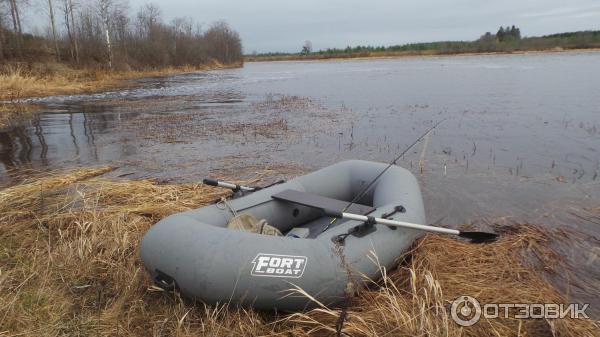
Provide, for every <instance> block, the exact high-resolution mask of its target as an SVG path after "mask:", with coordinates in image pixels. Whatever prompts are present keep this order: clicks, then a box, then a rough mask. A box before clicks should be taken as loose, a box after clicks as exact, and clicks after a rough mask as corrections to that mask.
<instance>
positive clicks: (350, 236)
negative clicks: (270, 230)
mask: <svg viewBox="0 0 600 337" xmlns="http://www.w3.org/2000/svg"><path fill="white" fill-rule="evenodd" d="M386 166H387V165H386V164H382V163H374V162H367V161H359V160H352V161H345V162H341V163H338V164H335V165H332V166H329V167H326V168H323V169H321V170H318V171H315V172H313V173H310V174H307V175H304V176H301V177H297V178H294V179H292V180H290V181H288V182H285V183H283V184H279V185H275V186H271V187H269V188H265V189H262V190H259V191H256V192H253V193H251V194H248V195H245V196H242V197H240V198H237V199H233V200H229V201H228V202H227V207H222V206H223V205H222V204H221V205H219V204H214V205H210V206H206V207H203V208H200V209H195V210H191V211H187V212H183V213H179V214H174V215H171V216H168V217H166V218H165V219H163V220H161V221H160V222H158V223H157V224H155V225H154V226H153V227H152V228H151V229H150V230H149V231H148V233H147V234H146V235H145V236H144V239H143V241H142V243H141V257H142V260H143V261H144V264H145V266H146V268H147V270H148V271H149V272H150V274H151V275H152V277H153V279H154V280H155V282H156V283H157V284H158V285H161V286H163V287H165V288H168V287H177V288H178V289H179V290H180V291H181V293H182V294H183V295H185V296H187V297H190V298H193V299H198V300H202V301H204V302H208V303H217V302H220V303H225V302H228V303H237V304H242V305H250V306H253V307H255V308H263V309H274V308H275V309H280V310H299V309H303V308H307V307H310V306H313V305H314V302H311V301H310V300H309V299H308V298H307V297H305V296H299V295H297V294H291V295H290V289H292V288H296V287H298V288H301V289H303V290H304V291H305V292H306V293H308V294H309V295H311V296H313V297H314V298H315V299H316V300H318V301H320V302H321V303H324V304H326V305H335V304H338V303H340V302H341V301H342V300H343V299H344V296H345V291H346V288H347V285H348V282H350V281H352V282H357V280H361V278H363V277H364V276H367V277H369V278H374V279H376V278H377V277H378V275H379V266H377V265H376V264H375V263H374V262H373V260H372V259H371V258H370V256H369V255H370V254H372V253H374V254H376V255H377V258H378V261H379V263H380V264H381V266H383V267H387V268H389V267H391V266H392V265H393V264H394V260H395V259H396V258H397V257H398V256H399V255H400V254H401V253H402V252H403V251H405V250H406V249H407V248H409V246H410V245H411V244H412V243H413V241H414V240H415V239H416V238H417V237H418V236H420V235H421V234H422V231H419V230H415V229H407V228H396V227H391V226H390V227H388V226H384V225H373V224H370V226H369V224H366V223H364V222H361V221H355V220H345V219H337V220H336V221H334V222H333V223H332V218H331V217H330V216H326V215H325V214H324V212H323V211H322V209H319V207H321V208H327V209H333V210H334V211H338V212H341V211H348V212H352V213H358V214H363V215H368V216H369V217H378V218H387V219H394V220H399V221H405V222H411V223H416V224H424V223H425V213H424V209H423V201H422V198H421V192H420V190H419V185H418V183H417V180H416V178H415V177H414V176H413V175H412V174H411V173H410V172H409V171H407V170H405V169H403V168H401V167H398V166H392V167H391V168H390V169H388V170H387V171H386V172H385V174H383V175H382V176H381V177H380V178H379V179H378V180H377V182H376V183H375V185H374V186H373V187H372V188H371V189H370V190H369V191H368V193H366V194H365V195H364V196H363V197H362V198H361V199H360V200H358V201H357V202H356V203H355V204H353V205H352V206H351V207H350V208H349V209H347V210H346V209H345V208H344V206H347V205H348V203H349V202H350V201H351V200H352V199H353V198H354V197H355V196H356V195H357V194H359V193H360V191H361V190H363V189H364V187H365V186H366V185H368V184H369V183H370V182H371V181H372V180H373V179H374V178H375V177H376V176H377V175H378V174H379V173H381V172H382V170H384V169H385V167H386ZM234 213H235V214H250V215H252V216H253V217H254V218H256V219H265V220H266V221H267V222H268V223H269V224H270V225H271V226H273V227H275V228H277V229H278V230H279V231H280V232H281V233H283V235H284V236H271V235H262V234H255V233H250V232H245V231H240V230H232V229H230V228H228V227H227V225H228V223H229V222H230V220H231V218H232V217H233V216H234ZM291 233H304V234H303V235H301V237H298V235H291ZM340 247H342V249H340ZM340 251H341V252H342V253H341V254H340ZM342 255H343V259H342V258H341V256H342ZM358 282H360V281H358Z"/></svg>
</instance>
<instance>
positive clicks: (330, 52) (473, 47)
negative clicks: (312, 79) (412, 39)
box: [246, 26, 600, 61]
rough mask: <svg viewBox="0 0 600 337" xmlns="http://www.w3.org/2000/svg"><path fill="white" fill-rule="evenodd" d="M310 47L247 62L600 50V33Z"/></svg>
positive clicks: (507, 33) (511, 33)
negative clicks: (310, 48)
mask: <svg viewBox="0 0 600 337" xmlns="http://www.w3.org/2000/svg"><path fill="white" fill-rule="evenodd" d="M307 46H312V44H311V43H310V41H306V42H305V43H304V45H303V46H302V47H301V48H299V49H300V52H298V53H262V54H254V55H247V57H246V60H249V61H252V60H257V61H261V60H278V59H281V60H285V59H327V58H352V57H369V56H401V55H437V54H462V53H494V52H515V51H533V50H551V49H586V48H600V31H580V32H570V33H560V34H552V35H545V36H540V37H524V38H522V37H521V31H520V29H519V28H517V27H515V26H512V27H500V29H499V30H498V32H497V33H496V34H492V33H490V32H487V33H485V34H484V35H482V36H481V37H480V38H479V39H477V40H475V41H440V42H427V43H409V44H404V45H394V46H388V47H384V46H380V47H374V46H355V47H350V46H348V47H346V48H344V49H340V48H329V49H325V50H319V51H309V50H307Z"/></svg>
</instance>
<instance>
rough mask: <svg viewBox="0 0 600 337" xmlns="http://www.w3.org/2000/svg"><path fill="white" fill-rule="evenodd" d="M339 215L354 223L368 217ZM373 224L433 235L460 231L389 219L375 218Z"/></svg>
mask: <svg viewBox="0 0 600 337" xmlns="http://www.w3.org/2000/svg"><path fill="white" fill-rule="evenodd" d="M341 215H342V218H344V219H349V220H356V221H368V220H369V217H367V216H364V215H359V214H353V213H342V214H341ZM375 222H377V223H378V224H381V225H387V226H396V227H404V228H412V229H418V230H422V231H427V232H434V233H442V234H453V235H459V234H460V231H458V230H456V229H450V228H442V227H435V226H427V225H419V224H416V223H410V222H404V221H395V220H389V219H382V218H375Z"/></svg>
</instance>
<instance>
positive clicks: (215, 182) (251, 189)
mask: <svg viewBox="0 0 600 337" xmlns="http://www.w3.org/2000/svg"><path fill="white" fill-rule="evenodd" d="M202 182H203V183H204V184H205V185H209V186H218V187H224V188H229V189H231V190H233V191H234V192H237V191H245V192H256V191H260V190H262V189H263V188H267V187H271V186H273V185H277V184H283V183H284V182H285V180H278V181H276V182H274V183H272V184H269V185H267V186H264V187H260V186H252V187H250V186H243V185H238V184H233V183H228V182H226V181H221V180H217V179H210V178H206V179H204V180H202Z"/></svg>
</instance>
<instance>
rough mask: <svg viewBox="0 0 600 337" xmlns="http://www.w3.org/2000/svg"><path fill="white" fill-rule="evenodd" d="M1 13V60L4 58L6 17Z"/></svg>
mask: <svg viewBox="0 0 600 337" xmlns="http://www.w3.org/2000/svg"><path fill="white" fill-rule="evenodd" d="M2 14H3V13H0V61H2V60H4V45H5V42H4V18H3V17H2Z"/></svg>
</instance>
